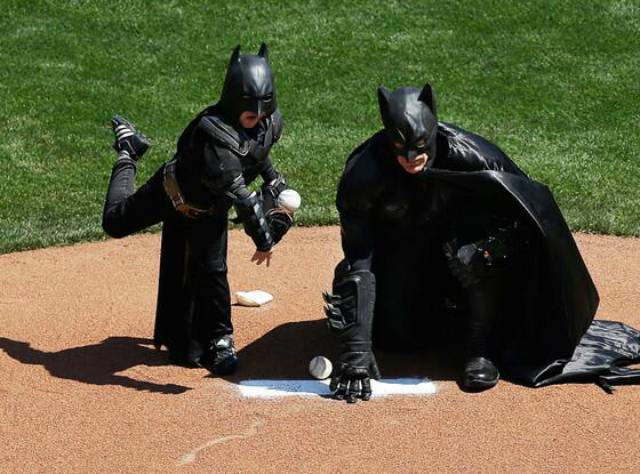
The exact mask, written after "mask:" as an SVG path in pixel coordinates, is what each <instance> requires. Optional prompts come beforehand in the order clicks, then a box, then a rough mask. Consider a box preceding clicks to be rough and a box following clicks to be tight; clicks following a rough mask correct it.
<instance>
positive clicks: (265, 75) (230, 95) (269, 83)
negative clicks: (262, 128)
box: [219, 43, 277, 123]
mask: <svg viewBox="0 0 640 474" xmlns="http://www.w3.org/2000/svg"><path fill="white" fill-rule="evenodd" d="M219 104H220V106H221V107H222V110H223V112H224V114H225V116H226V117H227V118H229V119H230V120H232V121H233V122H235V123H237V122H238V119H239V117H240V115H241V114H242V112H247V111H249V112H254V113H255V114H258V115H261V114H264V115H265V116H269V115H271V114H272V113H273V112H275V110H276V107H277V105H276V88H275V85H274V83H273V74H272V73H271V66H270V65H269V58H268V53H267V45H266V44H264V43H262V45H261V46H260V50H259V51H258V54H257V55H256V56H253V55H240V45H238V46H237V47H236V49H234V50H233V53H231V60H230V61H229V67H228V68H227V75H226V76H225V79H224V87H223V88H222V94H221V96H220V102H219Z"/></svg>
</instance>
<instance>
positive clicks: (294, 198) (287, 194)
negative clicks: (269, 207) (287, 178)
mask: <svg viewBox="0 0 640 474" xmlns="http://www.w3.org/2000/svg"><path fill="white" fill-rule="evenodd" d="M301 203H302V198H301V197H300V194H298V191H294V190H293V189H285V190H284V191H282V192H281V193H280V194H279V195H278V207H281V208H282V209H284V210H285V211H287V212H288V213H293V212H295V211H297V210H298V208H299V207H300V204H301Z"/></svg>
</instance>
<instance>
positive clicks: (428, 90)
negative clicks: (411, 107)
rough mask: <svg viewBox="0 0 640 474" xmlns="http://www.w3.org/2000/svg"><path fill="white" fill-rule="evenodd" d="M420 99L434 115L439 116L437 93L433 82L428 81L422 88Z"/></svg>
mask: <svg viewBox="0 0 640 474" xmlns="http://www.w3.org/2000/svg"><path fill="white" fill-rule="evenodd" d="M418 100H419V101H420V102H422V103H423V104H426V106H427V107H429V109H430V110H431V113H432V114H433V116H434V117H437V116H438V108H437V106H436V94H435V92H433V88H432V87H431V84H429V83H428V82H427V83H426V84H425V85H424V87H423V88H422V92H420V96H418Z"/></svg>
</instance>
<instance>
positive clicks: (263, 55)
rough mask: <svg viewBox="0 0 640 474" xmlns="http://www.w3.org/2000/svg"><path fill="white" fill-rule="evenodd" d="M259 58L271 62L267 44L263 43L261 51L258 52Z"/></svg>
mask: <svg viewBox="0 0 640 474" xmlns="http://www.w3.org/2000/svg"><path fill="white" fill-rule="evenodd" d="M258 56H260V57H261V58H264V59H266V60H269V50H268V49H267V43H262V44H261V45H260V49H259V50H258Z"/></svg>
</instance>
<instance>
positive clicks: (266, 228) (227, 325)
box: [103, 44, 292, 374]
mask: <svg viewBox="0 0 640 474" xmlns="http://www.w3.org/2000/svg"><path fill="white" fill-rule="evenodd" d="M112 126H113V129H114V133H115V136H116V141H115V145H114V148H115V149H116V151H117V152H118V159H117V161H116V163H115V165H114V167H113V171H112V175H111V180H110V183H109V189H108V192H107V198H106V203H105V207H104V214H103V228H104V230H105V232H106V233H107V234H109V235H110V236H112V237H117V238H120V237H124V236H127V235H130V234H132V233H134V232H136V231H139V230H141V229H144V228H146V227H148V226H150V225H153V224H156V223H159V222H162V223H163V227H162V244H161V256H160V279H159V290H158V303H157V311H156V323H155V331H154V343H155V345H156V347H158V348H160V347H161V346H163V345H164V346H166V347H167V348H168V350H169V358H170V360H171V361H172V362H174V363H177V364H180V365H185V366H206V367H207V368H209V369H210V370H212V371H213V372H215V373H218V374H229V373H232V372H234V371H235V370H236V368H237V365H238V359H237V355H236V351H235V346H234V341H233V324H232V321H231V303H230V294H229V283H228V280H227V262H226V254H227V227H228V222H227V219H228V211H229V210H230V209H231V207H234V208H235V210H236V213H237V215H238V220H239V221H240V222H242V224H243V226H244V230H245V232H246V233H247V234H248V235H249V237H251V239H252V240H253V242H254V243H255V245H256V252H255V254H254V256H253V257H252V261H255V262H256V263H257V264H261V263H262V262H264V261H266V263H267V265H268V264H269V259H270V258H271V254H272V252H273V248H274V245H275V244H276V243H277V242H279V240H280V239H282V237H283V236H284V234H285V233H286V232H287V231H288V229H289V227H290V226H291V224H292V216H291V215H290V214H288V213H285V212H281V210H280V209H279V208H278V206H277V198H278V195H279V194H280V193H281V192H282V191H283V190H284V189H286V187H287V184H286V182H285V178H284V177H283V175H282V174H281V173H279V172H278V171H277V170H276V169H275V168H274V166H273V164H272V163H271V160H270V159H269V152H270V150H271V147H272V146H273V145H274V144H275V143H276V142H277V141H278V139H279V138H280V136H281V133H282V118H281V115H280V110H279V108H278V105H277V98H276V89H275V84H274V80H273V74H272V72H271V68H270V65H269V61H268V51H267V46H266V45H265V44H262V45H261V47H260V50H259V52H258V54H257V55H241V54H240V46H238V47H237V48H236V49H235V50H234V51H233V53H232V55H231V59H230V62H229V66H228V69H227V73H226V77H225V81H224V86H223V89H222V93H221V96H220V100H219V101H218V102H217V103H216V104H214V105H211V106H209V107H207V108H206V109H204V110H203V111H201V112H200V113H199V114H198V115H197V116H196V117H195V118H194V119H193V120H192V121H191V122H190V123H189V124H188V126H187V127H186V129H185V130H184V131H183V133H182V135H181V136H180V138H179V140H178V143H177V151H176V154H175V156H174V158H173V159H172V160H171V161H169V162H167V163H165V164H163V165H162V166H161V167H160V168H159V169H158V171H157V172H156V173H155V174H154V175H153V176H152V177H151V178H150V179H149V181H147V182H146V183H145V184H144V185H143V186H141V187H140V188H139V189H138V190H137V191H135V192H134V182H135V175H136V166H137V161H138V160H139V159H140V158H141V157H142V155H143V154H144V153H145V151H146V150H147V148H148V147H149V141H148V140H147V138H146V137H145V136H144V135H142V134H140V133H139V132H138V131H137V130H136V129H135V127H134V126H133V125H132V124H131V123H130V122H128V121H127V120H125V119H124V118H122V117H121V116H115V117H114V118H113V120H112ZM258 176H260V177H261V178H262V180H263V184H262V186H261V188H260V190H259V192H258V193H255V192H250V191H249V189H248V188H247V186H248V185H249V184H251V183H252V182H253V181H254V180H255V179H256V178H257V177H258Z"/></svg>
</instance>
